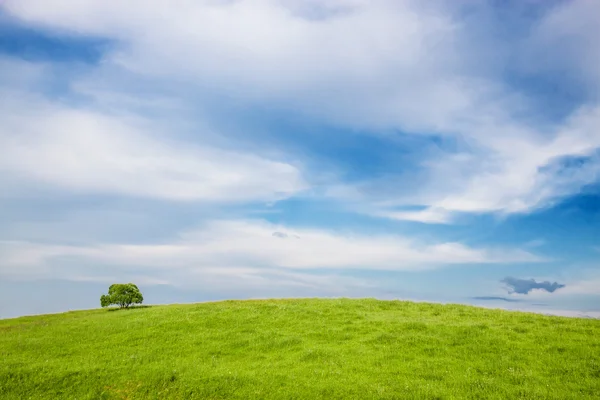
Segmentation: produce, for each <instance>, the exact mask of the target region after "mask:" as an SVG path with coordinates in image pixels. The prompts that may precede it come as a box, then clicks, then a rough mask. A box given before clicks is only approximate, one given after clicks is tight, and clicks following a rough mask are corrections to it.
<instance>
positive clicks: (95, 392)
mask: <svg viewBox="0 0 600 400" xmlns="http://www.w3.org/2000/svg"><path fill="white" fill-rule="evenodd" d="M0 359H1V362H0V398H2V399H28V398H31V399H57V398H68V399H137V398H150V399H152V398H154V399H183V398H189V399H412V398H414V399H463V398H465V399H466V398H472V399H518V398H523V399H525V398H527V399H561V400H564V399H586V398H587V399H591V398H596V399H598V398H600V320H587V319H571V318H561V317H549V316H542V315H535V314H528V313H517V312H507V311H500V310H487V309H480V308H475V307H469V306H459V305H439V304H423V303H411V302H400V301H377V300H371V299H366V300H348V299H335V300H316V299H310V300H266V301H226V302H218V303H202V304H193V305H173V306H153V307H147V308H137V309H132V310H120V311H108V310H91V311H78V312H69V313H65V314H56V315H43V316H36V317H24V318H18V319H12V320H2V321H0Z"/></svg>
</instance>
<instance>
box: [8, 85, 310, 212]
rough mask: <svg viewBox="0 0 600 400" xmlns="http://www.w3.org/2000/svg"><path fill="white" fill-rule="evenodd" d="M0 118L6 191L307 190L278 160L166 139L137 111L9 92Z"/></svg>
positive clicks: (179, 194)
mask: <svg viewBox="0 0 600 400" xmlns="http://www.w3.org/2000/svg"><path fill="white" fill-rule="evenodd" d="M0 121H1V122H2V124H1V125H2V127H0V168H1V169H2V171H5V175H4V176H3V177H0V179H2V178H4V180H7V179H8V180H10V181H11V182H10V183H11V184H12V186H13V188H14V187H15V185H19V186H21V189H22V188H23V187H24V186H25V185H26V184H27V183H28V182H30V183H31V184H35V185H42V187H43V186H44V185H45V186H48V187H50V188H53V187H58V188H61V189H62V190H69V191H72V192H74V193H95V194H119V195H128V196H138V197H150V198H159V199H171V200H183V201H186V200H187V201H204V202H244V201H252V200H263V201H272V200H276V199H279V198H285V197H287V196H290V195H293V194H295V193H297V192H299V191H301V190H304V189H306V188H308V185H307V183H306V181H305V180H304V179H303V177H302V173H301V171H300V170H299V169H298V167H296V166H293V165H290V164H288V163H286V162H285V161H277V160H271V159H268V158H266V157H261V156H260V155H256V154H251V153H244V152H241V151H235V150H228V149H219V148H217V147H214V146H211V145H207V144H196V143H189V142H187V141H184V142H182V141H181V140H177V139H175V138H169V137H168V131H167V130H166V129H167V128H166V127H160V126H157V124H158V122H157V121H154V120H152V119H147V118H142V117H140V116H134V115H114V114H105V113H101V112H98V111H95V110H86V109H82V108H74V107H69V106H67V105H61V104H53V103H50V102H48V101H45V100H42V99H40V98H37V97H31V96H29V97H23V98H19V96H18V93H16V94H14V96H12V97H7V98H3V99H2V100H1V101H0ZM14 190H15V191H17V192H18V191H19V190H20V189H19V188H15V189H14ZM7 194H8V193H4V195H7Z"/></svg>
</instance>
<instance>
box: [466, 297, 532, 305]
mask: <svg viewBox="0 0 600 400" xmlns="http://www.w3.org/2000/svg"><path fill="white" fill-rule="evenodd" d="M471 299H472V300H486V301H493V300H496V301H506V302H509V303H518V302H520V301H521V300H519V299H508V298H506V297H500V296H477V297H471Z"/></svg>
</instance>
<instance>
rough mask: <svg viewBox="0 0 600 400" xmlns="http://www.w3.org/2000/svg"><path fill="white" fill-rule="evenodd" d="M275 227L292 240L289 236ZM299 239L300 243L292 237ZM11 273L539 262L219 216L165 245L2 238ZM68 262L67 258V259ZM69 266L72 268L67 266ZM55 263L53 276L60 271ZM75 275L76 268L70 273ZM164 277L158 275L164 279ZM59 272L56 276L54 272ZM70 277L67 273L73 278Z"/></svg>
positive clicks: (521, 254)
mask: <svg viewBox="0 0 600 400" xmlns="http://www.w3.org/2000/svg"><path fill="white" fill-rule="evenodd" d="M274 232H280V233H285V234H287V235H288V236H290V238H288V239H286V240H282V239H281V238H278V237H275V236H273V233H274ZM292 239H293V240H292ZM0 244H1V247H0V248H1V251H2V259H3V264H2V271H1V272H0V273H2V274H3V275H21V274H23V275H28V274H33V275H34V276H35V275H36V274H38V273H43V271H45V270H48V271H49V270H52V269H51V265H53V264H52V263H53V262H54V261H56V262H57V263H59V264H60V263H63V264H64V260H65V259H76V260H81V263H78V265H81V266H80V267H77V270H76V272H77V274H80V275H81V274H84V272H85V268H86V267H83V266H84V265H89V266H91V267H90V268H91V269H92V270H93V269H94V268H95V267H93V266H94V265H104V266H107V265H108V266H113V267H115V268H119V269H123V270H127V269H128V268H143V270H144V274H146V275H148V276H151V277H156V278H161V277H162V276H164V274H169V275H172V276H179V277H180V279H188V278H189V276H190V274H191V273H193V271H202V270H204V269H207V268H209V269H221V268H224V271H226V270H227V268H231V267H235V268H237V267H238V266H244V267H245V268H255V269H262V270H263V271H265V270H267V271H268V270H269V269H272V268H275V269H278V268H283V269H292V270H297V269H300V270H301V269H304V270H313V269H314V270H316V269H323V268H333V269H348V268H351V269H352V268H354V269H365V270H394V271H406V270H422V269H431V268H439V267H442V266H447V265H453V264H499V263H513V262H539V261H543V259H542V258H540V257H538V256H536V255H534V254H532V253H529V252H527V251H524V250H520V249H505V248H496V249H494V248H491V249H487V248H479V249H477V248H471V247H468V246H465V245H462V244H460V243H455V242H446V243H420V242H416V241H414V240H410V239H408V238H405V237H402V236H394V235H380V236H365V235H358V234H352V233H340V232H330V231H325V230H314V229H295V230H293V229H289V228H286V227H285V226H278V225H273V224H270V223H267V222H264V221H259V220H232V221H212V222H208V223H206V224H205V225H203V226H201V227H199V229H198V230H197V231H192V232H187V233H184V234H182V235H180V238H179V239H178V240H175V241H172V242H170V243H163V244H143V245H132V244H103V245H96V246H65V245H53V244H42V243H33V242H0ZM61 260H62V261H61ZM65 268H66V267H65ZM59 273H60V268H54V269H53V274H59ZM65 273H67V274H72V273H73V271H72V270H68V269H67V270H65ZM156 274H158V276H156ZM53 276H55V277H56V275H53ZM68 277H69V275H67V276H64V278H68Z"/></svg>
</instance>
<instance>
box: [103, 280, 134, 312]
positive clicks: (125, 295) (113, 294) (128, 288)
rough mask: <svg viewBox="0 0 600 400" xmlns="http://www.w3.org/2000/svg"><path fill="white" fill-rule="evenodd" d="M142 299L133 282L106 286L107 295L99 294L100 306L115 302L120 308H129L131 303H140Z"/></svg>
mask: <svg viewBox="0 0 600 400" xmlns="http://www.w3.org/2000/svg"><path fill="white" fill-rule="evenodd" d="M142 301H144V297H143V296H142V292H140V289H138V287H137V286H136V285H134V284H133V283H115V284H113V285H110V287H109V288H108V295H106V294H103V295H102V296H100V305H101V306H102V307H108V306H110V305H112V304H115V305H118V306H119V307H120V308H129V307H130V306H131V305H132V304H142Z"/></svg>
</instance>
